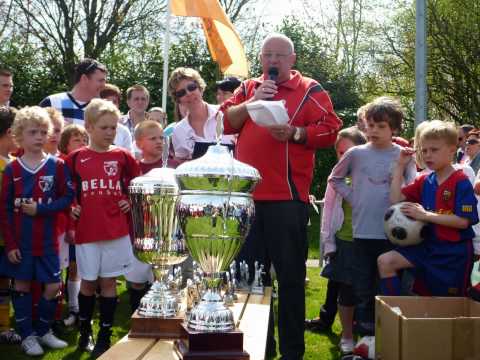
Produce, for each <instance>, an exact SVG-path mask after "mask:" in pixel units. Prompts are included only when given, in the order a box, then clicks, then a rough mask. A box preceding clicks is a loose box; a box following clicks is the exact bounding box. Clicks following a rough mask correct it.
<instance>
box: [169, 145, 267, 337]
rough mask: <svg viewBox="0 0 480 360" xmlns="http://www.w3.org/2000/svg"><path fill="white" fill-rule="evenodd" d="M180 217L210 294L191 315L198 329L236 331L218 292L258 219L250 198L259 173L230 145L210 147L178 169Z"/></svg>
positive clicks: (191, 323)
mask: <svg viewBox="0 0 480 360" xmlns="http://www.w3.org/2000/svg"><path fill="white" fill-rule="evenodd" d="M175 175H176V177H177V180H178V184H179V186H180V199H179V202H178V205H177V213H178V220H179V224H180V227H181V229H182V231H183V233H184V237H185V240H186V243H187V247H188V249H189V250H190V254H191V256H192V257H193V259H194V260H195V261H196V262H198V264H199V265H200V267H201V269H202V270H203V271H204V273H205V277H204V279H205V286H206V291H205V292H204V294H203V296H202V300H201V301H200V303H199V304H198V305H197V306H196V307H194V308H193V309H192V310H191V312H190V315H189V317H188V322H187V326H188V328H189V329H191V330H194V331H201V332H203V331H207V332H209V331H212V332H222V331H229V330H233V329H234V328H235V324H234V319H233V313H232V311H231V310H230V309H228V308H227V307H226V306H225V305H224V302H223V300H222V297H221V294H220V285H221V282H222V277H221V273H222V272H224V271H226V270H227V269H228V268H229V265H230V263H231V262H232V260H233V259H234V258H235V256H236V255H237V254H238V252H239V251H240V249H241V247H242V245H243V243H244V241H245V237H246V236H247V234H248V231H249V229H250V224H251V222H252V220H253V216H254V211H255V210H254V209H255V208H254V203H253V199H252V196H251V192H252V191H253V189H254V187H255V185H256V184H257V182H258V181H259V180H260V175H259V173H258V171H257V170H256V169H255V168H253V167H251V166H249V165H246V164H244V163H242V162H240V161H237V160H235V159H234V158H233V156H232V155H231V153H230V152H229V151H228V148H227V147H226V146H222V145H219V144H217V145H212V146H210V147H209V148H208V150H207V153H206V154H205V155H204V156H202V157H201V158H199V159H196V160H192V161H189V162H187V163H184V164H182V165H180V166H179V167H178V168H177V169H176V171H175Z"/></svg>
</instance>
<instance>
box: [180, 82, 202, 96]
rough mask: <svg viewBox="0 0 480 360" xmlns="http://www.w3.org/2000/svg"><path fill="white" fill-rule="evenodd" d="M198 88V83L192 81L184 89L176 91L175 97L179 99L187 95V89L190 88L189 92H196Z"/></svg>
mask: <svg viewBox="0 0 480 360" xmlns="http://www.w3.org/2000/svg"><path fill="white" fill-rule="evenodd" d="M197 89H198V85H197V83H195V82H192V83H190V84H188V85H187V86H186V87H185V88H184V89H181V90H177V91H175V97H176V98H177V99H180V98H182V97H184V96H185V95H187V90H188V92H194V91H195V90H197Z"/></svg>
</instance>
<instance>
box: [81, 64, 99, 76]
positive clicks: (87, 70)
mask: <svg viewBox="0 0 480 360" xmlns="http://www.w3.org/2000/svg"><path fill="white" fill-rule="evenodd" d="M97 68H98V64H97V63H96V62H95V61H93V62H91V63H90V65H88V66H87V67H86V68H85V71H84V72H83V73H84V74H85V75H88V74H90V73H92V72H94V71H95V70H96V69H97Z"/></svg>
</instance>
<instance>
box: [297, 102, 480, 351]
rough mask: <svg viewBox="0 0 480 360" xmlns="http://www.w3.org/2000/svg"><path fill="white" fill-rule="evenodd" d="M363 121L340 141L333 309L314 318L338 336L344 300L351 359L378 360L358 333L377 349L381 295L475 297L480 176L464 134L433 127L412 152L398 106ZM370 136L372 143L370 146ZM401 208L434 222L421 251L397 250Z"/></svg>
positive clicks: (332, 187)
mask: <svg viewBox="0 0 480 360" xmlns="http://www.w3.org/2000/svg"><path fill="white" fill-rule="evenodd" d="M358 115H359V119H358V120H359V121H358V126H356V127H353V128H348V129H344V130H342V131H340V133H339V134H338V140H337V143H336V147H335V148H336V151H337V157H338V158H339V162H338V164H337V165H336V166H335V167H334V168H333V170H332V173H331V175H330V177H329V181H328V185H327V190H326V193H325V198H324V211H323V215H322V223H321V233H322V253H323V256H324V258H325V259H326V261H327V262H326V264H327V265H326V266H325V267H324V268H323V271H322V275H323V276H325V277H327V278H328V279H329V283H328V294H327V302H326V303H325V304H324V306H323V307H322V309H321V311H320V317H319V318H317V319H313V320H308V319H307V320H306V327H307V329H310V330H313V331H325V330H328V329H329V328H330V326H331V324H332V322H333V319H334V317H335V312H336V311H337V306H336V304H337V302H338V309H339V315H340V320H341V325H342V336H341V341H340V344H339V347H340V351H341V353H342V354H344V355H345V357H344V358H345V359H355V358H358V359H361V358H362V356H363V357H365V358H367V357H368V355H367V354H366V353H364V352H363V350H364V349H365V347H361V346H358V347H355V342H354V341H353V335H357V336H359V337H362V339H361V340H359V343H368V344H372V343H373V342H374V334H375V323H374V310H375V308H374V297H375V295H377V294H383V295H401V294H412V293H413V294H416V295H431V296H466V295H467V294H468V288H469V279H470V272H471V269H472V264H473V259H474V254H477V252H478V246H476V247H475V251H474V246H473V245H474V244H475V239H476V236H475V235H476V234H475V232H474V229H473V225H475V224H476V223H477V222H478V213H477V198H476V196H475V194H474V190H473V184H474V181H475V180H474V178H475V174H474V171H473V170H472V168H471V167H470V166H469V165H468V160H467V162H466V163H465V164H455V161H456V158H458V156H457V157H456V155H457V154H458V149H457V148H458V147H459V140H460V135H459V133H460V134H461V130H460V131H459V130H458V129H457V126H456V125H455V124H453V123H450V122H446V121H439V120H433V121H425V122H423V123H422V124H421V126H419V127H417V129H416V132H415V138H414V144H413V146H414V148H413V149H412V148H408V147H403V146H404V142H405V141H401V140H400V141H399V139H398V138H396V137H395V136H394V135H396V134H398V133H399V132H400V130H401V126H402V121H403V110H402V108H401V107H400V104H399V102H398V101H395V100H394V99H392V98H388V97H381V98H377V99H376V100H374V101H372V102H371V103H369V104H367V105H365V106H363V107H362V108H361V109H360V110H359V112H358ZM472 130H473V133H472V136H475V133H474V129H470V131H472ZM362 133H364V135H365V136H366V138H367V139H368V142H366V143H365V144H363V145H361V144H362V143H363V142H362V137H361V135H362ZM464 137H465V138H467V139H468V137H469V135H468V133H467V134H465V135H464ZM399 143H400V144H402V146H399V145H398V144H399ZM354 145H356V146H354ZM352 146H353V147H352ZM467 146H468V145H467ZM347 149H348V151H347ZM400 201H403V202H404V203H403V205H402V207H401V211H402V212H403V213H404V214H405V215H407V216H409V217H410V218H413V219H417V220H420V221H424V222H426V223H427V224H428V226H427V232H426V233H425V235H424V241H423V242H421V243H420V244H419V245H414V246H407V247H395V246H394V245H393V244H391V243H390V242H389V241H388V240H387V237H386V235H385V232H384V229H383V221H384V214H385V211H386V210H387V208H388V207H389V206H390V205H391V204H394V203H397V202H400ZM477 240H478V239H477ZM346 294H347V295H346ZM350 300H351V301H350ZM352 329H353V331H352ZM352 352H353V353H354V354H356V355H346V354H350V353H352ZM356 356H357V357H356Z"/></svg>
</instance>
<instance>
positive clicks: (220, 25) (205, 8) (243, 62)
mask: <svg viewBox="0 0 480 360" xmlns="http://www.w3.org/2000/svg"><path fill="white" fill-rule="evenodd" d="M170 9H171V12H172V14H173V15H177V16H194V17H199V18H201V19H202V27H203V31H204V32H205V36H206V38H207V44H208V49H209V50H210V54H211V55H212V59H213V60H214V61H216V62H217V63H218V65H219V66H220V69H221V70H222V73H224V74H226V75H236V76H240V77H243V78H246V77H248V64H247V57H246V56H245V50H244V48H243V45H242V41H241V40H240V37H239V36H238V34H237V32H236V31H235V28H234V27H233V24H232V23H231V22H230V20H229V19H228V17H227V14H225V11H224V10H223V8H222V7H221V6H220V3H219V2H218V0H171V2H170Z"/></svg>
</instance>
